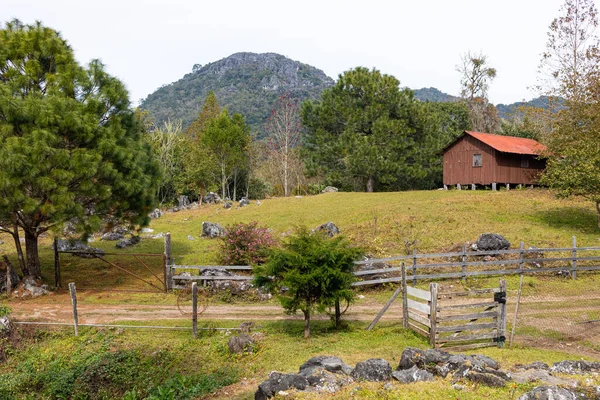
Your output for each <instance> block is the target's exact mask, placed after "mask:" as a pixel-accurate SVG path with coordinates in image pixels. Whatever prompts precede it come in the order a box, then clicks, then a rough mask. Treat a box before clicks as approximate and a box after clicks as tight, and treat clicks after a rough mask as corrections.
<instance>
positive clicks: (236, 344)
mask: <svg viewBox="0 0 600 400" xmlns="http://www.w3.org/2000/svg"><path fill="white" fill-rule="evenodd" d="M227 347H228V348H229V351H230V352H231V353H234V354H240V353H244V352H247V353H252V352H254V347H255V342H254V339H252V338H251V337H250V336H248V335H245V334H243V335H239V336H232V337H230V338H229V341H228V342H227Z"/></svg>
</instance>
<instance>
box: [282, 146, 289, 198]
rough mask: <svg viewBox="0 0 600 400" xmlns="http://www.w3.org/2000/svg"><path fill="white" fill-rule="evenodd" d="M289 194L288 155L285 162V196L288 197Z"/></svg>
mask: <svg viewBox="0 0 600 400" xmlns="http://www.w3.org/2000/svg"><path fill="white" fill-rule="evenodd" d="M286 151H287V149H286ZM288 194H289V192H288V157H287V153H286V154H285V157H284V160H283V196H284V197H288Z"/></svg>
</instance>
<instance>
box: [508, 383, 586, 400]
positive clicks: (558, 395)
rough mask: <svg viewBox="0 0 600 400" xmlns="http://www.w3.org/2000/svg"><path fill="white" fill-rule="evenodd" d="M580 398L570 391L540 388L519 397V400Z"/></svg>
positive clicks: (550, 387) (567, 399) (553, 387)
mask: <svg viewBox="0 0 600 400" xmlns="http://www.w3.org/2000/svg"><path fill="white" fill-rule="evenodd" d="M577 398H578V396H577V395H576V394H575V393H573V392H571V391H570V390H567V389H563V388H559V387H556V386H539V387H536V388H535V389H533V390H532V391H530V392H527V393H525V394H524V395H523V396H521V397H519V400H576V399H577Z"/></svg>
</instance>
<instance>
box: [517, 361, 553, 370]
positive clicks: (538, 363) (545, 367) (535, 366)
mask: <svg viewBox="0 0 600 400" xmlns="http://www.w3.org/2000/svg"><path fill="white" fill-rule="evenodd" d="M515 369H518V370H523V369H543V370H545V371H549V370H550V366H549V365H548V364H546V363H545V362H541V361H534V362H532V363H531V364H525V365H522V364H517V365H515Z"/></svg>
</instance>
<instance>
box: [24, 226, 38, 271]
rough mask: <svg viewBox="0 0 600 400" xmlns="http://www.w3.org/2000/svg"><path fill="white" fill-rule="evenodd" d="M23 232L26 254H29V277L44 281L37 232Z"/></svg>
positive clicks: (25, 230) (26, 230)
mask: <svg viewBox="0 0 600 400" xmlns="http://www.w3.org/2000/svg"><path fill="white" fill-rule="evenodd" d="M34 229H35V228H34ZM23 231H24V232H25V252H26V253H27V269H28V270H29V276H31V277H33V278H36V279H42V271H41V268H40V258H39V255H38V235H37V232H35V231H30V230H28V229H24V230H23Z"/></svg>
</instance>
